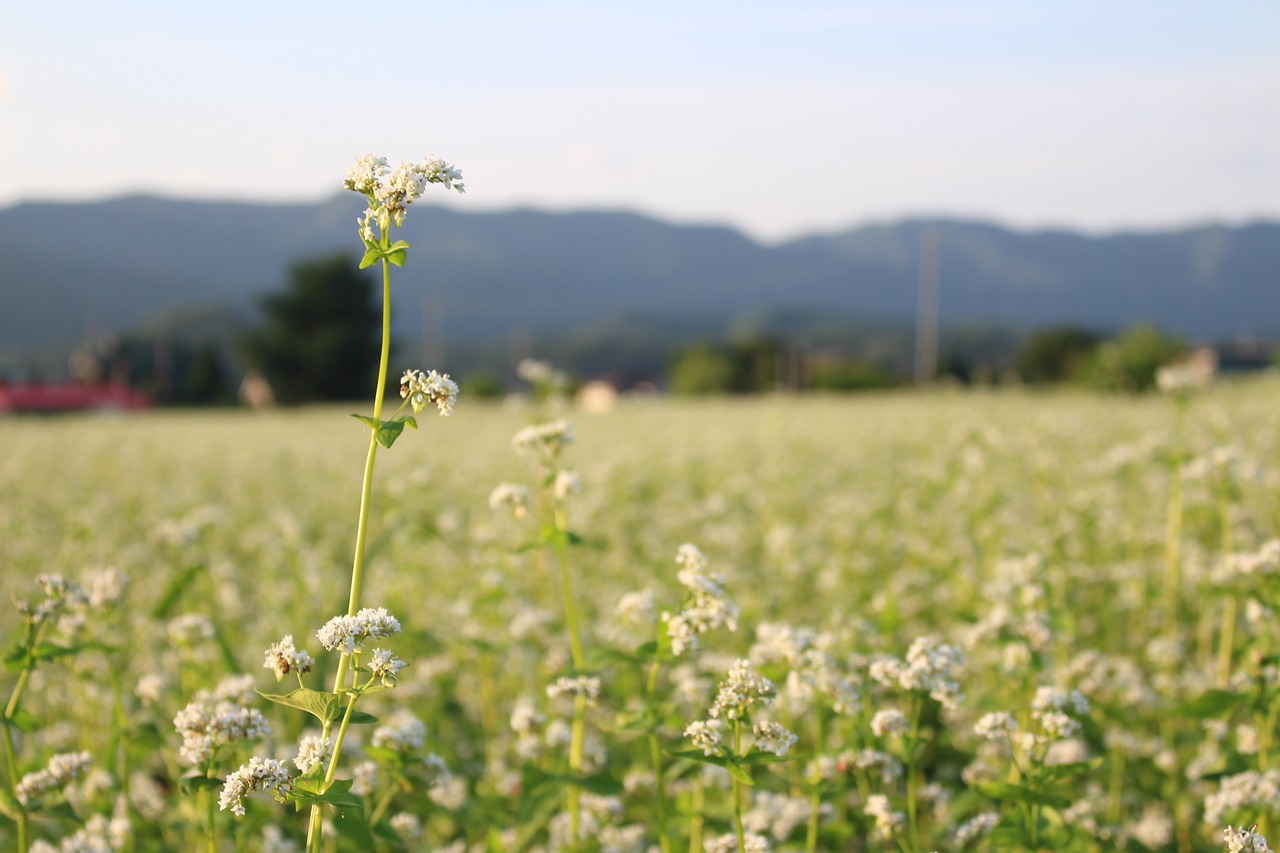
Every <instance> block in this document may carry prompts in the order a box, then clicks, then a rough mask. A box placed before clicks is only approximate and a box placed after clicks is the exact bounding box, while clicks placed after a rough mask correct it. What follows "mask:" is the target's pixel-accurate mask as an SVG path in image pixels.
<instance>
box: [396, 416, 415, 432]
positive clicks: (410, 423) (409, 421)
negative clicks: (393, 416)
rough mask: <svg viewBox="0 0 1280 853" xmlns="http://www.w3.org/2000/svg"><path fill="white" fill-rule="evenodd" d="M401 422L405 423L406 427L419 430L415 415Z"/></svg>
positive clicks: (402, 419)
mask: <svg viewBox="0 0 1280 853" xmlns="http://www.w3.org/2000/svg"><path fill="white" fill-rule="evenodd" d="M400 420H401V421H402V422H403V423H404V425H405V426H411V427H413V428H414V429H417V428H418V419H417V418H415V417H414V416H413V415H409V416H407V417H404V418H401V419H400Z"/></svg>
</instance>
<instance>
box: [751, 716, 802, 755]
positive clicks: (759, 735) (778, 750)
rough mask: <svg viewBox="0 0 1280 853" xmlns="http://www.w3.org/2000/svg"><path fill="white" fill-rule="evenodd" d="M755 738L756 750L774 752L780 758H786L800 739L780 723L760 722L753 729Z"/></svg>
mask: <svg viewBox="0 0 1280 853" xmlns="http://www.w3.org/2000/svg"><path fill="white" fill-rule="evenodd" d="M751 733H752V734H753V735H754V736H755V739H756V743H755V747H756V749H758V750H760V751H761V752H772V753H773V754H774V755H776V756H778V757H779V758H785V757H786V755H787V753H788V752H790V751H791V747H793V746H795V745H796V741H798V740H799V739H800V738H798V737H796V735H795V734H793V733H792V732H791V731H790V730H789V729H787V728H786V727H785V726H783V725H781V724H780V723H774V722H768V721H765V720H760V721H758V722H756V724H755V725H754V726H752V727H751Z"/></svg>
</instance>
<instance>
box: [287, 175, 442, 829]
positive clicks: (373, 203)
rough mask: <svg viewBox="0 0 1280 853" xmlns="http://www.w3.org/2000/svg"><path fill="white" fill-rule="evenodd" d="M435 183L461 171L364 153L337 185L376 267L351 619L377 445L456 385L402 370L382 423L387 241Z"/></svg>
mask: <svg viewBox="0 0 1280 853" xmlns="http://www.w3.org/2000/svg"><path fill="white" fill-rule="evenodd" d="M432 183H437V184H441V185H443V186H444V187H445V189H456V190H457V191H458V192H460V193H461V192H463V191H464V186H463V183H462V174H461V173H460V172H459V171H458V170H457V169H455V168H453V167H452V166H450V165H449V164H448V163H445V162H444V161H443V160H439V159H436V158H434V157H431V158H428V159H426V160H424V161H422V162H421V163H414V162H411V161H409V162H405V163H401V164H400V165H399V166H397V167H396V168H395V169H390V168H389V166H388V165H387V160H386V158H385V157H377V156H374V155H372V154H369V155H366V156H364V157H361V158H359V159H358V160H357V161H356V163H355V165H354V166H352V167H351V168H350V169H349V170H348V171H347V176H346V179H345V180H344V181H343V186H344V187H345V188H346V189H349V190H352V191H354V192H358V193H362V194H363V195H364V196H365V197H366V198H367V199H368V200H369V206H368V208H367V209H366V210H365V212H364V215H363V216H362V217H360V218H359V219H358V220H356V222H357V224H358V226H359V233H360V239H361V241H362V242H363V243H364V246H365V253H364V257H362V258H361V259H360V268H361V269H364V268H366V267H369V266H372V265H373V264H374V263H379V264H380V265H381V267H382V347H381V352H380V354H379V357H378V384H377V385H376V386H375V388H374V396H373V416H372V418H360V420H362V421H364V422H365V423H366V425H367V426H368V427H369V451H368V454H367V456H366V457H365V463H364V478H363V480H362V482H361V485H360V517H359V520H358V521H357V523H356V545H355V556H354V558H353V560H352V565H351V593H350V595H349V597H348V600H347V614H346V615H347V617H348V618H350V619H354V618H355V617H356V616H357V614H358V613H359V612H360V593H361V591H362V589H363V587H364V569H365V561H364V557H365V542H366V539H367V535H368V531H369V508H370V502H371V498H372V495H373V465H374V460H375V459H376V458H377V454H378V447H379V445H382V446H385V447H388V448H389V447H391V445H392V443H393V442H394V441H395V439H396V438H397V437H398V436H399V435H400V433H401V432H402V431H403V430H404V427H405V426H406V425H409V426H413V427H414V428H416V427H417V423H416V421H415V420H414V419H413V417H412V416H405V415H403V414H402V413H403V412H404V409H405V407H406V406H410V407H411V408H412V409H413V412H414V413H417V412H420V411H422V409H423V408H425V406H426V405H427V404H428V403H435V404H436V405H437V406H438V408H439V410H440V413H441V414H443V415H447V414H449V413H450V412H451V411H452V409H453V402H454V400H455V399H456V398H457V392H458V389H457V386H456V385H454V384H453V382H452V381H450V380H449V378H448V376H447V375H445V376H439V375H437V374H436V373H435V371H432V372H431V373H429V374H425V375H424V374H423V373H422V372H421V371H407V372H406V373H405V375H404V378H403V381H402V384H401V387H400V396H401V397H402V398H404V402H402V403H401V404H400V407H399V408H398V409H397V410H396V413H395V415H394V416H393V417H392V418H391V419H389V420H387V421H383V420H382V402H383V394H384V391H385V389H386V385H387V362H388V360H389V357H390V353H391V265H392V264H394V265H396V266H398V267H399V266H404V262H405V257H406V255H407V252H408V250H409V248H410V246H409V243H408V242H407V241H404V240H397V241H394V242H393V241H392V240H391V229H392V227H393V226H394V227H396V228H399V227H400V226H402V225H403V224H404V219H405V213H406V209H407V208H408V206H409V205H411V204H413V202H414V201H415V200H416V199H418V198H419V197H420V196H421V195H422V193H423V192H424V191H425V190H426V188H427V185H428V184H432ZM355 655H356V651H355V650H354V649H352V650H350V651H348V650H347V649H345V648H344V649H343V651H342V654H341V657H340V658H339V659H338V670H337V672H336V673H335V674H334V678H333V691H332V692H333V693H334V694H341V693H342V691H343V683H344V681H345V679H346V677H347V673H348V670H349V669H350V668H351V666H352V661H353V659H354V658H355ZM357 678H358V676H356V675H355V674H354V673H353V674H352V687H353V688H355V687H356V681H357ZM359 697H360V694H359V692H357V691H355V690H352V691H350V692H348V694H347V701H346V708H345V710H344V711H343V713H342V721H341V723H340V724H339V726H338V731H337V735H336V736H335V737H334V738H333V747H332V755H331V756H330V758H329V764H328V767H327V768H326V770H325V774H324V782H323V784H322V785H321V787H320V793H321V794H323V793H325V791H326V790H327V789H328V788H329V787H330V786H331V785H332V784H333V780H334V778H335V775H336V773H337V769H338V760H339V758H340V757H341V754H342V744H343V741H344V740H345V738H346V734H347V729H348V727H349V726H350V725H351V720H352V717H353V714H354V711H355V705H356V700H357V699H359ZM333 723H334V721H333V720H332V719H330V720H326V721H325V723H324V728H323V731H322V733H321V737H322V739H328V738H329V737H330V735H331V731H332V728H333ZM320 824H321V804H320V803H318V802H317V803H313V804H312V806H311V818H310V821H309V823H308V825H307V850H308V851H313V850H319V849H320Z"/></svg>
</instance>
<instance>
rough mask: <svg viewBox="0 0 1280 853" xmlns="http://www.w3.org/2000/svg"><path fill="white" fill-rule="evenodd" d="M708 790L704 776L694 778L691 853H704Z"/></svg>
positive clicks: (690, 838)
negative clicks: (703, 833)
mask: <svg viewBox="0 0 1280 853" xmlns="http://www.w3.org/2000/svg"><path fill="white" fill-rule="evenodd" d="M705 798H706V791H705V790H704V789H703V787H702V778H701V777H698V778H696V779H694V780H693V795H692V799H691V800H690V802H689V853H702V824H703V817H702V810H703V808H705V806H706V802H705Z"/></svg>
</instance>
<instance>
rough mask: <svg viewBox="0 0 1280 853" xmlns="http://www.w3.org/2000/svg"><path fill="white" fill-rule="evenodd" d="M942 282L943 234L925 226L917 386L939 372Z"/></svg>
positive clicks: (918, 299)
mask: <svg viewBox="0 0 1280 853" xmlns="http://www.w3.org/2000/svg"><path fill="white" fill-rule="evenodd" d="M941 284H942V234H941V233H940V232H939V231H938V229H937V227H936V226H933V225H929V226H926V227H925V229H924V231H923V232H921V234H920V281H919V286H918V290H917V294H916V361H915V380H916V384H917V385H932V384H933V381H934V379H935V378H937V375H938V315H939V292H940V290H941Z"/></svg>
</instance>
